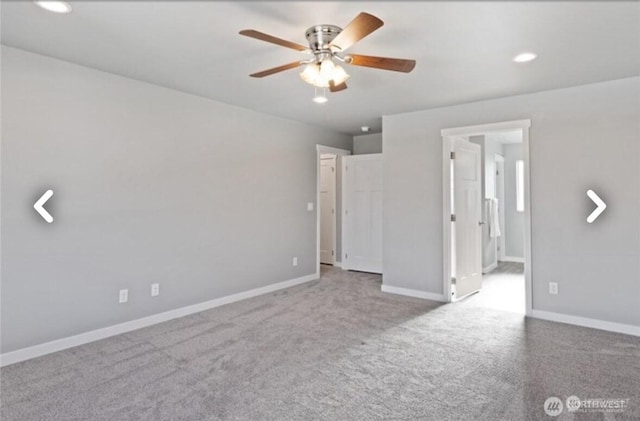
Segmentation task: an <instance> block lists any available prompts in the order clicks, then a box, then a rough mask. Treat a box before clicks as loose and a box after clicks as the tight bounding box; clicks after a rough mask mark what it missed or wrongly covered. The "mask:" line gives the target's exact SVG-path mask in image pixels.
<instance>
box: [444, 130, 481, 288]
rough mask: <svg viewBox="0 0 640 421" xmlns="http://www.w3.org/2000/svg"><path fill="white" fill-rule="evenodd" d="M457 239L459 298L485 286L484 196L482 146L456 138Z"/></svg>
mask: <svg viewBox="0 0 640 421" xmlns="http://www.w3.org/2000/svg"><path fill="white" fill-rule="evenodd" d="M453 151H454V154H455V155H454V156H453V157H452V167H453V171H452V175H453V189H454V192H453V204H452V205H453V215H454V219H455V221H454V222H453V236H452V237H453V240H454V247H453V250H454V253H455V258H453V259H452V262H453V264H452V266H453V267H452V268H451V270H452V276H453V278H454V279H455V284H454V285H453V286H454V288H453V292H454V298H455V299H458V298H461V297H464V296H465V295H469V294H471V293H473V292H476V291H478V290H480V288H481V287H482V226H481V218H482V212H481V210H482V207H481V206H482V196H481V176H480V171H481V161H480V157H481V156H480V154H481V150H480V145H476V144H473V143H471V142H469V141H468V140H466V139H463V138H458V139H454V144H453Z"/></svg>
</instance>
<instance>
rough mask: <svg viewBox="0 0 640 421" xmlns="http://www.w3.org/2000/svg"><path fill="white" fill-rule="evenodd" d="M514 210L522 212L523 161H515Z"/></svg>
mask: <svg viewBox="0 0 640 421" xmlns="http://www.w3.org/2000/svg"><path fill="white" fill-rule="evenodd" d="M516 210H517V211H518V212H524V161H521V160H519V161H516Z"/></svg>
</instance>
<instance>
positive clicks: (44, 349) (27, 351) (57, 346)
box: [0, 273, 319, 367]
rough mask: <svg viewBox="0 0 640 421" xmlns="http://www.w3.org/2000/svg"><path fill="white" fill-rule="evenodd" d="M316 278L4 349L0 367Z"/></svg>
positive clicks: (266, 287) (307, 277)
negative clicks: (41, 342)
mask: <svg viewBox="0 0 640 421" xmlns="http://www.w3.org/2000/svg"><path fill="white" fill-rule="evenodd" d="M318 278H319V274H317V273H314V274H311V275H306V276H303V277H300V278H296V279H290V280H288V281H283V282H278V283H276V284H271V285H267V286H264V287H261V288H255V289H251V290H249V291H244V292H239V293H237V294H233V295H227V296H226V297H220V298H215V299H213V300H209V301H205V302H203V303H198V304H193V305H190V306H186V307H181V308H177V309H175V310H169V311H165V312H163V313H158V314H154V315H152V316H147V317H143V318H141V319H136V320H131V321H129V322H124V323H120V324H117V325H113V326H108V327H105V328H102V329H96V330H92V331H89V332H85V333H80V334H78V335H74V336H69V337H67V338H62V339H57V340H55V341H51V342H46V343H43V344H39V345H34V346H30V347H28V348H22V349H18V350H16V351H11V352H5V353H4V354H0V367H4V366H7V365H9V364H14V363H17V362H20V361H25V360H29V359H32V358H36V357H40V356H43V355H47V354H51V353H53V352H57V351H62V350H63V349H68V348H73V347H75V346H79V345H83V344H86V343H89V342H94V341H98V340H100V339H105V338H109V337H111V336H115V335H120V334H122V333H127V332H131V331H133V330H137V329H141V328H143V327H148V326H152V325H155V324H158V323H162V322H166V321H169V320H172V319H177V318H179V317H184V316H188V315H190V314H194V313H199V312H201V311H205V310H209V309H212V308H215V307H220V306H223V305H225V304H230V303H234V302H236V301H241V300H246V299H247V298H252V297H257V296H258V295H264V294H268V293H270V292H274V291H278V290H280V289H284V288H290V287H292V286H296V285H300V284H303V283H305V282H309V281H314V280H316V279H318Z"/></svg>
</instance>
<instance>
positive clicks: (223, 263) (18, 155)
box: [1, 47, 352, 352]
mask: <svg viewBox="0 0 640 421" xmlns="http://www.w3.org/2000/svg"><path fill="white" fill-rule="evenodd" d="M2 112H3V114H2V199H3V200H2V209H1V210H2V226H1V229H2V244H1V246H2V269H1V270H2V272H1V276H2V302H1V305H2V325H1V328H2V352H8V351H13V350H16V349H19V348H22V347H26V346H30V345H35V344H39V343H43V342H46V341H51V340H54V339H58V338H62V337H67V336H70V335H74V334H78V333H81V332H85V331H89V330H92V329H97V328H101V327H105V326H109V325H113V324H116V323H120V322H125V321H129V320H132V319H137V318H140V317H143V316H148V315H151V314H155V313H159V312H162V311H166V310H170V309H175V308H178V307H182V306H186V305H190V304H194V303H199V302H203V301H206V300H210V299H214V298H217V297H222V296H226V295H229V294H233V293H237V292H241V291H246V290H249V289H252V288H258V287H262V286H265V285H269V284H272V283H275V282H280V281H284V280H289V279H293V278H297V277H301V276H304V275H309V274H313V273H315V271H316V214H315V212H308V211H307V202H315V199H316V149H315V145H316V144H318V143H320V144H324V145H329V146H334V147H338V148H343V149H351V146H352V138H351V136H347V135H341V134H337V133H334V132H331V131H327V130H323V129H320V128H317V127H312V126H309V125H304V124H300V123H296V122H292V121H288V120H285V119H281V118H276V117H272V116H268V115H264V114H260V113H256V112H252V111H248V110H245V109H242V108H237V107H232V106H228V105H225V104H221V103H218V102H215V101H211V100H207V99H203V98H200V97H196V96H193V95H188V94H184V93H180V92H177V91H173V90H170V89H165V88H161V87H158V86H154V85H150V84H146V83H141V82H138V81H134V80H130V79H126V78H122V77H118V76H114V75H111V74H108V73H103V72H99V71H95V70H91V69H88V68H84V67H80V66H76V65H73V64H70V63H66V62H63V61H58V60H53V59H50V58H46V57H43V56H38V55H34V54H31V53H26V52H23V51H20V50H16V49H12V48H8V47H2ZM48 188H52V189H53V190H54V192H55V193H54V196H53V198H52V199H51V200H50V202H49V203H48V204H47V208H48V209H49V210H50V211H51V213H52V214H53V215H54V217H55V221H54V222H53V224H51V225H49V224H47V223H45V222H44V221H43V220H42V219H41V218H40V217H39V216H38V215H37V214H36V213H35V212H34V210H33V208H32V206H33V203H34V202H35V200H36V199H37V198H38V197H39V196H40V195H41V194H42V193H43V192H44V191H45V190H46V189H48ZM316 209H317V206H316ZM293 256H297V257H298V260H299V265H298V266H297V267H293V266H292V257H293ZM152 282H159V283H160V290H161V294H160V296H159V297H157V298H151V297H150V294H149V288H150V284H151V283H152ZM121 288H129V302H128V303H127V304H123V305H120V304H118V290H119V289H121Z"/></svg>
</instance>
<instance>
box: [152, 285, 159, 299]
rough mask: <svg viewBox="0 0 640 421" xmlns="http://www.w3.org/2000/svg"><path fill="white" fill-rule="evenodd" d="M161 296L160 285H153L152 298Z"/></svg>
mask: <svg viewBox="0 0 640 421" xmlns="http://www.w3.org/2000/svg"><path fill="white" fill-rule="evenodd" d="M158 295H160V284H151V296H152V297H157V296H158Z"/></svg>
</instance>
